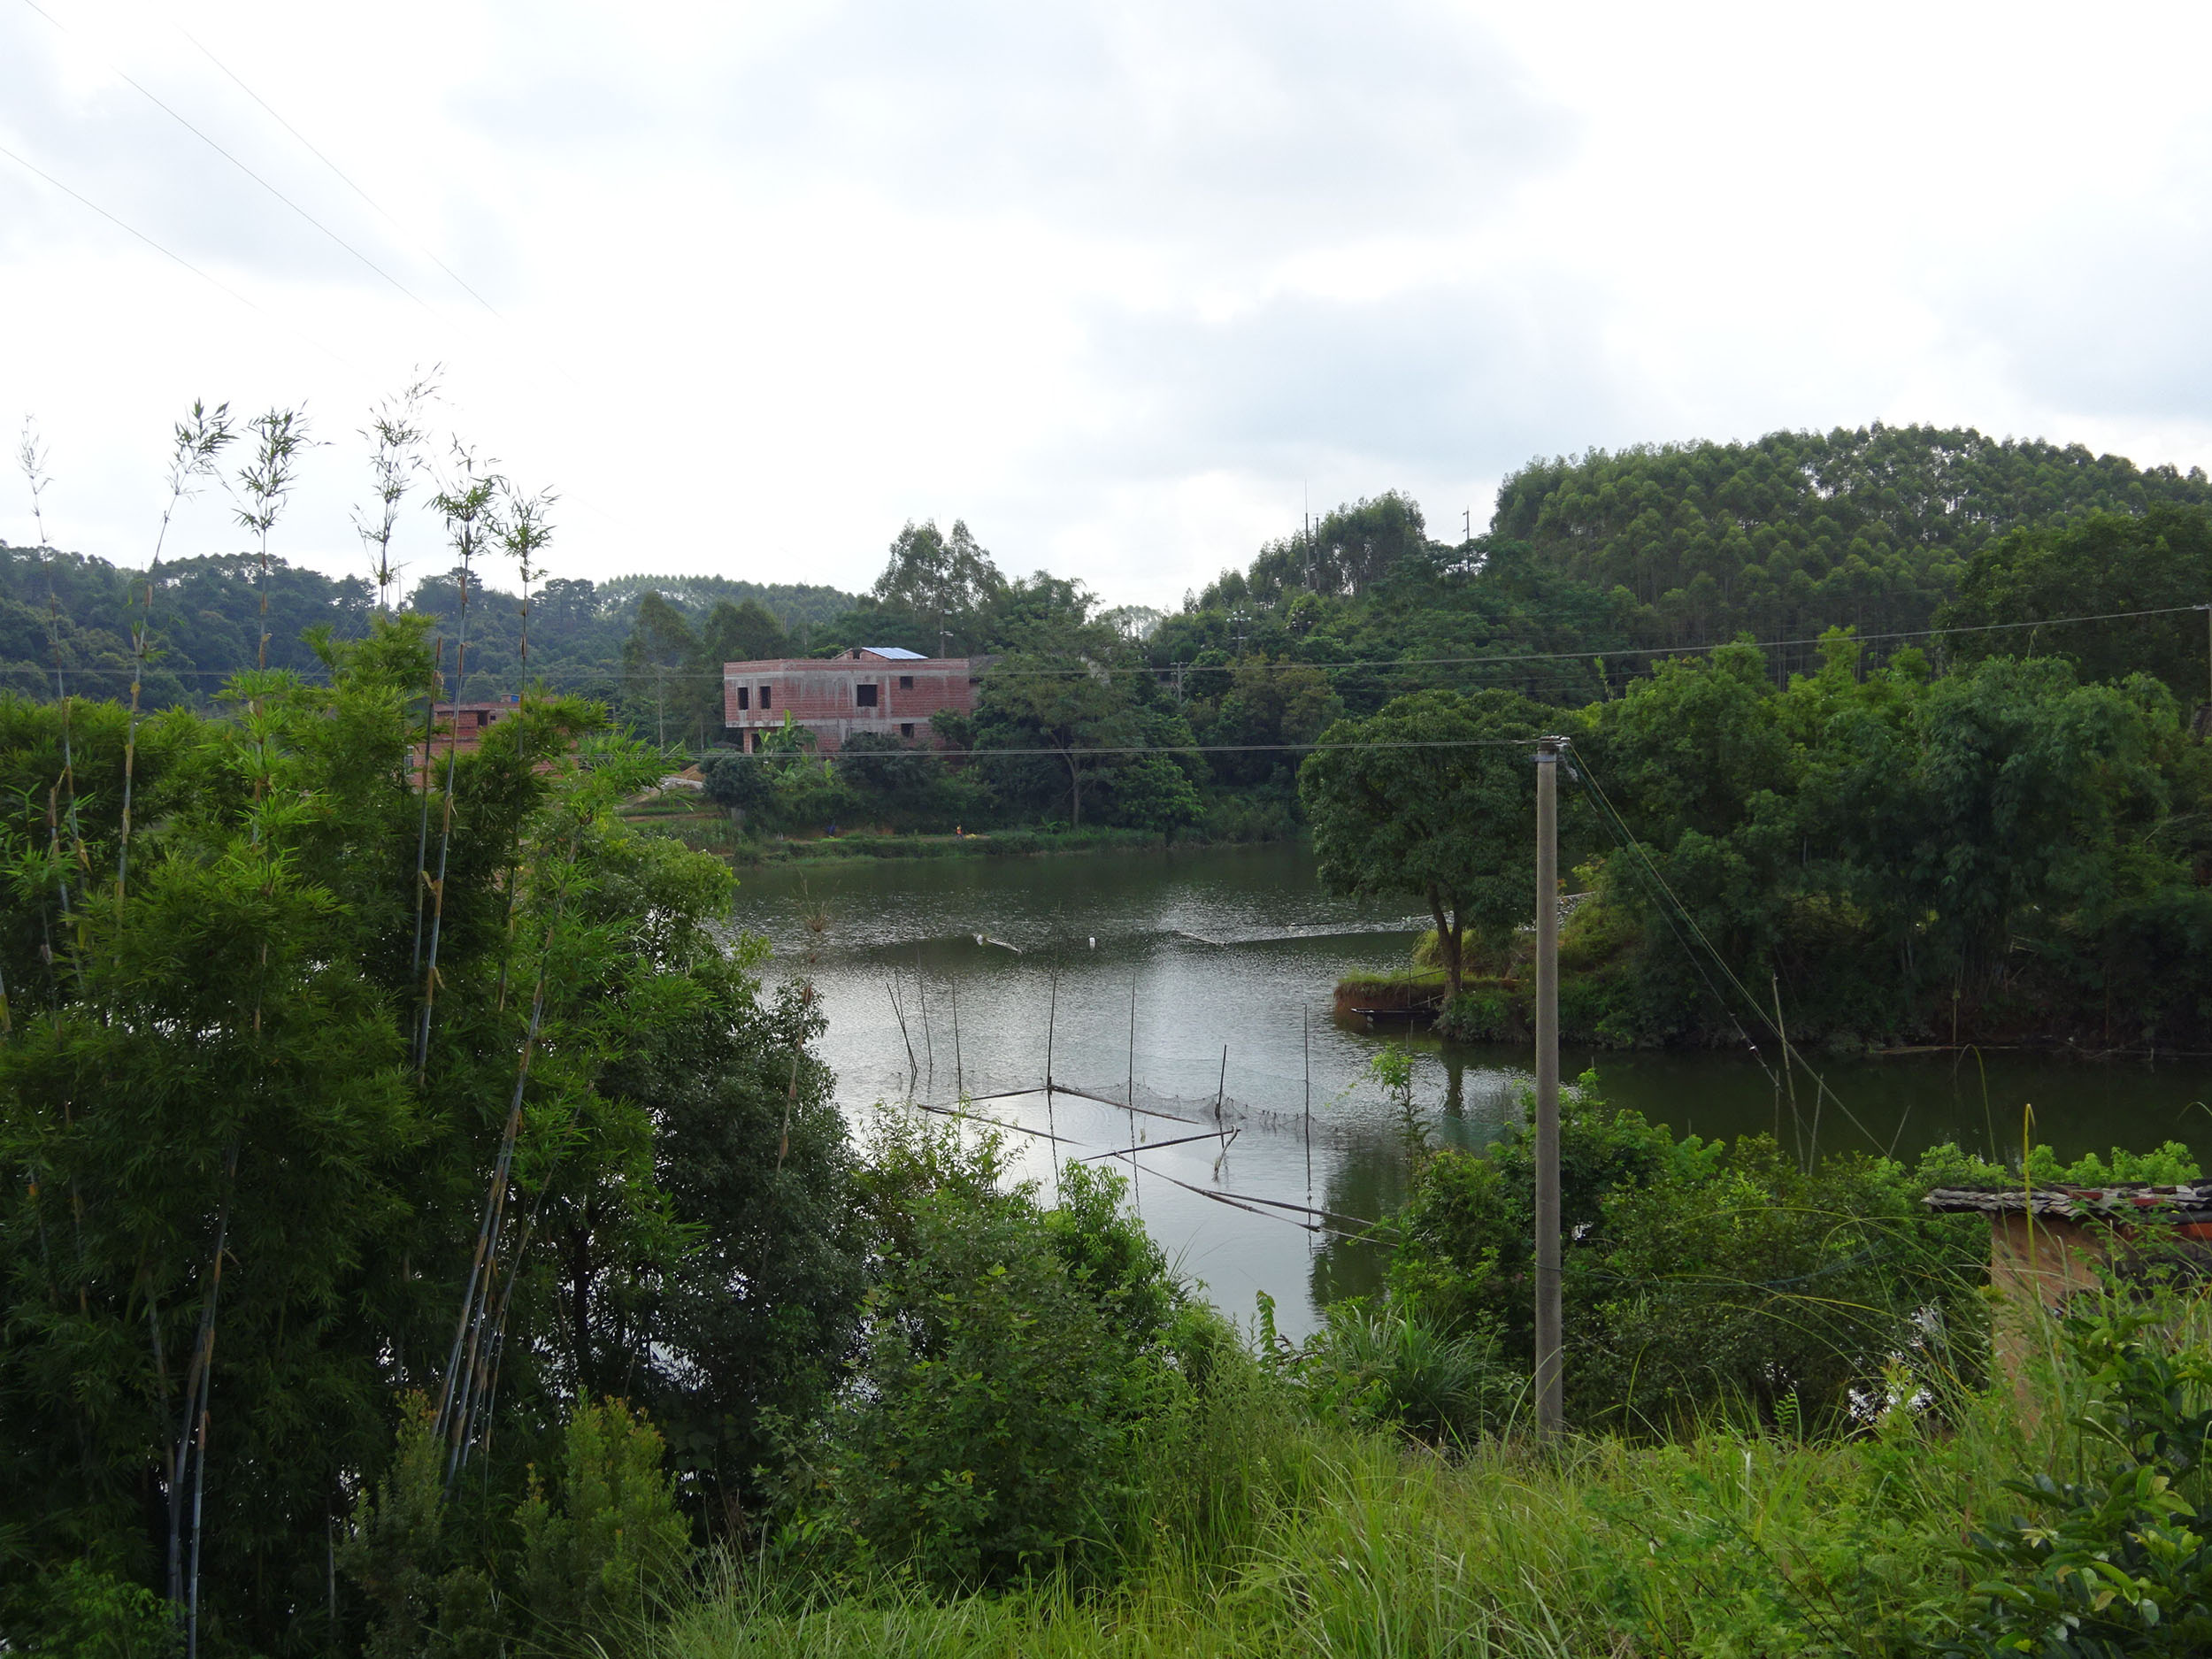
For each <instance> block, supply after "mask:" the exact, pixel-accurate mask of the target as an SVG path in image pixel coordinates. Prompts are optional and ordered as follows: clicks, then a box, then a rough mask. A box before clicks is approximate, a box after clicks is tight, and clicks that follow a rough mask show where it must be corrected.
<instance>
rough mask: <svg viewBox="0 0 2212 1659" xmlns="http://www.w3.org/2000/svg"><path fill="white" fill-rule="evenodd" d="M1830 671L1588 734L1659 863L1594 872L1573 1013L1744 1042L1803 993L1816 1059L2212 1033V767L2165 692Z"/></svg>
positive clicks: (1616, 859) (1630, 824)
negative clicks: (2031, 1037) (1854, 1042)
mask: <svg viewBox="0 0 2212 1659" xmlns="http://www.w3.org/2000/svg"><path fill="white" fill-rule="evenodd" d="M1822 650H1823V655H1824V661H1823V664H1822V665H1821V667H1820V669H1819V671H1818V672H1816V673H1814V674H1810V675H1799V676H1795V677H1793V678H1792V679H1791V680H1790V681H1789V683H1788V685H1787V686H1786V687H1782V688H1778V687H1775V686H1774V684H1773V683H1772V681H1771V680H1770V677H1769V674H1768V672H1767V664H1765V662H1764V661H1763V658H1762V657H1760V655H1759V654H1758V653H1757V652H1756V651H1755V650H1753V649H1750V648H1748V647H1725V648H1723V649H1720V650H1717V651H1715V652H1712V653H1710V654H1709V656H1707V657H1702V658H1698V659H1694V660H1680V661H1676V662H1671V663H1667V664H1662V665H1661V666H1660V667H1659V668H1658V669H1657V670H1656V671H1655V673H1654V674H1653V676H1652V678H1651V679H1650V680H1647V681H1645V682H1643V683H1641V684H1640V685H1638V686H1636V687H1633V688H1632V689H1631V690H1630V692H1629V693H1628V694H1627V695H1624V696H1623V697H1620V698H1617V699H1616V700H1614V701H1613V702H1610V703H1603V704H1601V705H1598V706H1597V707H1595V708H1594V709H1591V710H1587V711H1586V717H1585V718H1586V729H1585V731H1584V732H1583V733H1581V734H1580V735H1579V736H1578V739H1577V749H1578V755H1579V757H1580V764H1581V765H1582V766H1583V767H1584V768H1586V771H1587V772H1588V773H1589V774H1590V777H1591V780H1592V784H1591V787H1592V788H1593V790H1595V789H1601V790H1602V791H1603V794H1604V797H1605V803H1609V804H1605V805H1603V806H1601V811H1600V814H1599V816H1600V818H1601V821H1602V822H1603V824H1604V825H1605V826H1606V828H1607V829H1608V831H1609V834H1610V836H1611V837H1612V838H1614V839H1616V840H1617V841H1624V842H1631V843H1633V844H1632V845H1629V846H1623V847H1620V848H1619V849H1617V850H1616V851H1614V852H1612V853H1610V854H1609V855H1608V856H1603V857H1601V858H1599V859H1597V860H1594V862H1593V864H1592V865H1591V867H1590V871H1589V874H1590V875H1591V876H1592V877H1593V878H1594V881H1595V885H1596V887H1597V898H1596V900H1595V902H1593V903H1591V904H1588V905H1586V906H1585V907H1584V908H1583V910H1581V911H1579V912H1578V914H1577V916H1576V917H1575V918H1574V922H1573V924H1572V925H1571V926H1570V928H1569V930H1568V936H1567V938H1566V940H1565V941H1563V949H1564V951H1565V952H1566V953H1567V956H1568V958H1569V961H1568V966H1569V969H1570V973H1569V978H1570V979H1571V980H1572V979H1574V977H1575V975H1576V973H1577V972H1582V973H1586V974H1587V975H1590V976H1591V979H1592V982H1591V984H1590V985H1589V986H1588V987H1583V988H1576V987H1571V988H1570V991H1569V992H1568V993H1567V994H1566V1000H1567V1002H1568V1003H1570V1004H1572V1005H1573V1006H1574V1007H1575V1009H1576V1010H1577V1012H1578V1019H1579V1021H1580V1022H1581V1025H1580V1028H1581V1029H1582V1030H1584V1031H1586V1032H1587V1033H1588V1034H1590V1035H1592V1036H1594V1037H1597V1038H1598V1039H1599V1040H1601V1041H1617V1040H1619V1038H1620V1037H1622V1036H1626V1037H1628V1038H1630V1039H1632V1040H1639V1041H1670V1040H1710V1039H1712V1038H1716V1037H1727V1038H1729V1039H1730V1040H1735V1039H1736V1033H1737V1032H1738V1030H1739V1027H1740V1025H1742V1024H1746V1023H1748V1022H1750V1021H1752V1020H1755V1019H1757V1018H1762V1017H1763V1015H1764V1014H1765V1013H1766V1012H1767V1010H1768V1008H1769V1007H1770V1002H1769V997H1770V995H1771V994H1772V990H1773V980H1774V979H1778V980H1779V982H1780V984H1779V990H1780V994H1781V995H1782V997H1783V998H1784V1000H1785V1002H1786V1004H1787V1005H1788V1008H1789V1012H1788V1014H1787V1018H1788V1021H1789V1024H1790V1025H1791V1028H1792V1032H1793V1035H1796V1036H1801V1037H1803V1038H1805V1039H1808V1040H1812V1039H1819V1038H1826V1037H1836V1036H1846V1037H1857V1038H1861V1039H1867V1038H1881V1039H1890V1040H1894V1039H1896V1038H1900V1037H1920V1038H1928V1037H1934V1036H1937V1035H1938V1034H1940V1035H1941V1037H1942V1038H1943V1039H1945V1040H1948V1039H1949V1037H1950V1036H1951V1034H1952V1033H1953V1031H1954V1030H1956V1031H1957V1033H1958V1034H1959V1036H1960V1037H1961V1038H1962V1039H1965V1038H1973V1037H1981V1038H1984V1039H2001V1040H2013V1039H2016V1037H2018V1036H2020V1035H2023V1034H2026V1033H2034V1034H2035V1035H2037V1036H2039V1037H2042V1038H2044V1039H2046V1040H2048V1039H2049V1038H2050V1037H2052V1036H2054V1035H2055V1034H2058V1033H2066V1034H2069V1035H2072V1036H2074V1037H2076V1038H2077V1040H2079V1041H2096V1042H2098V1043H2101V1044H2103V1043H2120V1042H2131V1041H2146V1040H2156V1041H2162V1042H2167V1041H2177V1040H2178V1039H2179V1034H2180V1033H2184V1032H2192V1031H2194V1030H2196V1029H2198V1028H2199V1026H2200V1022H2201V1021H2202V1020H2204V1019H2205V1018H2206V1017H2207V1011H2208V1010H2212V1002H2208V1000H2207V998H2208V993H2212V983H2208V982H2207V981H2206V980H2205V979H2203V978H2202V977H2201V973H2200V970H2199V968H2198V967H2197V966H2196V964H2197V962H2198V961H2199V957H2198V956H2197V954H2196V953H2197V950H2198V948H2199V947H2198V944H2197V942H2196V941H2199V940H2200V939H2206V938H2212V933H2208V931H2207V930H2208V929H2212V897H2208V894H2207V890H2206V889H2205V888H2204V887H2202V886H2201V885H2200V880H2199V871H2200V869H2201V868H2204V867H2206V866H2205V865H2204V864H2203V858H2204V853H2203V850H2202V849H2201V848H2200V844H2199V835H2200V825H2201V823H2202V821H2203V818H2202V815H2203V812H2204V810H2205V803H2206V802H2207V801H2208V799H2212V771H2208V764H2212V763H2208V757H2207V752H2206V751H2205V749H2203V748H2202V747H2201V746H2200V744H2197V743H2195V742H2193V741H2191V740H2190V738H2189V736H2188V734H2187V733H2186V732H2185V729H2184V728H2183V726H2182V723H2181V719H2180V715H2179V711H2178V710H2177V708H2176V706H2175V704H2174V702H2173V699H2172V697H2171V696H2170V695H2169V694H2168V693H2167V692H2166V691H2165V689H2164V688H2163V687H2161V686H2159V685H2158V684H2156V683H2155V682H2154V681H2152V680H2148V679H2147V678H2145V677H2138V678H2136V679H2133V680H2129V681H2128V682H2126V683H2124V684H2123V685H2119V686H2107V685H2084V684H2081V683H2080V682H2079V681H2078V680H2077V679H2076V678H2075V675H2074V673H2073V671H2072V670H2071V668H2070V666H2069V665H2068V664H2066V663H2064V662H2062V661H2058V660H2055V659H2050V658H2038V659H2036V660H2033V661H2024V660H2020V659H2016V658H2011V657H1993V658H1989V659H1987V660H1985V661H1982V662H1979V663H1977V664H1973V665H1971V666H1970V667H1969V668H1966V669H1962V670H1961V671H1960V672H1956V673H1954V674H1951V675H1948V676H1945V677H1942V678H1939V679H1931V678H1930V677H1929V676H1928V674H1927V672H1926V664H1925V663H1924V661H1923V660H1922V659H1921V658H1920V657H1918V656H1917V654H1916V653H1909V652H1908V653H1902V654H1901V655H1900V656H1899V657H1897V658H1896V659H1894V660H1893V662H1892V663H1891V664H1889V665H1888V666H1886V667H1885V668H1881V669H1877V670H1874V671H1871V672H1863V673H1862V672H1860V665H1859V661H1858V648H1857V645H1856V643H1855V641H1853V640H1852V639H1851V638H1850V637H1849V636H1847V635H1846V634H1832V635H1831V636H1830V637H1829V638H1828V639H1826V640H1824V641H1823V642H1822ZM1508 844H1509V843H1508V841H1506V839H1505V838H1503V837H1501V838H1500V840H1499V841H1498V842H1497V843H1496V846H1495V848H1494V856H1502V855H1503V853H1504V850H1505V848H1506V847H1507V845H1508ZM1700 935H1701V936H1702V940H1703V941H1704V942H1703V943H1700V942H1699V936H1700ZM1708 947H1709V950H1708ZM1714 956H1717V957H1718V959H1719V962H1720V963H1722V964H1728V968H1729V969H1730V970H1731V971H1732V972H1734V973H1735V974H1736V976H1737V978H1738V979H1739V981H1740V982H1745V983H1742V984H1740V986H1738V987H1729V986H1728V985H1727V984H1726V983H1725V980H1724V972H1723V969H1722V968H1721V967H1720V966H1719V965H1717V964H1716V962H1715V961H1714V959H1713V957H1714ZM1954 1021H1955V1022H1956V1023H1955V1024H1954ZM1593 1026H1594V1027H1595V1028H1594V1029H1593V1028H1592V1027H1593Z"/></svg>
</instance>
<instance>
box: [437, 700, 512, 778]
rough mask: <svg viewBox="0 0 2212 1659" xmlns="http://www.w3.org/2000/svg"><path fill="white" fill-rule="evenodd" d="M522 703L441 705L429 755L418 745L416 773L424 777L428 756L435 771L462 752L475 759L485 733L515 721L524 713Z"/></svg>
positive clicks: (498, 702)
mask: <svg viewBox="0 0 2212 1659" xmlns="http://www.w3.org/2000/svg"><path fill="white" fill-rule="evenodd" d="M521 703H522V699H521V698H519V697H513V696H508V697H501V698H498V699H496V700H495V701H493V702H490V703H439V704H438V705H437V707H436V708H435V709H434V710H432V713H431V718H432V721H433V723H434V724H433V733H434V734H433V736H432V738H431V740H430V743H429V747H428V749H427V750H426V749H425V748H424V746H423V744H421V743H420V742H417V743H416V745H415V772H416V776H417V778H418V780H419V779H420V777H421V775H422V765H423V759H424V757H425V755H426V753H427V755H428V757H429V759H430V762H431V765H432V769H433V770H436V769H437V768H439V767H442V766H443V765H444V764H445V757H446V756H447V754H448V753H449V752H450V751H452V750H458V751H459V752H460V753H462V754H464V755H472V754H474V753H475V752H476V749H477V746H478V745H479V744H480V743H481V742H483V741H484V733H485V732H486V731H487V730H488V729H489V728H490V727H492V726H496V725H498V724H499V723H500V722H501V721H502V720H506V719H511V718H513V717H514V716H515V715H517V714H518V713H520V712H521ZM439 775H440V776H441V777H442V776H443V773H442V772H441V773H440V774H439Z"/></svg>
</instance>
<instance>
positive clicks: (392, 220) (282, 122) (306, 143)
mask: <svg viewBox="0 0 2212 1659" xmlns="http://www.w3.org/2000/svg"><path fill="white" fill-rule="evenodd" d="M171 27H173V28H174V29H175V30H176V31H177V33H178V34H180V35H183V36H184V38H185V39H186V40H187V41H189V42H191V43H192V47H193V49H194V50H196V51H197V52H198V53H199V54H200V56H201V57H203V58H206V59H207V61H208V62H209V63H211V64H213V65H215V67H216V68H218V69H219V70H221V71H222V72H223V73H224V74H225V75H226V76H227V77H228V78H229V80H230V81H231V83H232V84H233V85H234V86H235V87H236V88H238V89H239V90H240V91H241V92H242V93H244V94H245V95H246V96H248V97H250V98H251V99H252V100H253V101H254V102H255V103H256V104H259V105H260V106H261V108H262V110H263V111H265V113H266V114H267V115H268V117H269V119H271V120H273V121H274V122H275V123H276V124H277V125H278V126H279V127H282V128H283V129H284V130H285V131H286V132H288V133H289V134H291V135H292V136H293V137H294V138H296V139H297V140H298V141H299V142H300V144H301V145H302V147H303V148H304V149H305V150H306V151H307V153H308V154H309V155H311V156H312V157H315V159H316V160H318V161H319V162H321V163H322V164H323V165H324V166H326V167H327V168H329V169H330V171H331V172H332V173H334V174H335V175H336V176H337V179H338V181H339V182H340V183H341V184H342V185H344V186H345V187H346V188H347V189H349V190H350V191H352V192H353V193H354V194H355V195H356V196H359V197H360V198H361V199H362V200H363V201H364V202H365V203H367V204H368V205H369V206H370V207H371V208H373V210H374V211H376V212H377V213H378V214H379V215H380V216H381V217H382V219H384V221H385V223H387V224H388V225H389V226H391V227H392V228H393V229H394V230H396V231H398V232H400V233H401V234H403V235H404V236H406V237H408V238H409V240H411V241H412V242H414V243H415V245H416V248H417V250H418V251H419V252H420V253H421V254H422V256H423V257H424V258H426V259H427V260H429V261H430V263H431V264H433V265H436V266H437V267H438V269H439V270H441V271H442V272H444V273H446V275H448V276H449V277H450V278H452V279H453V282H454V286H456V287H457V288H459V289H460V290H461V291H462V292H463V293H464V294H466V295H467V296H469V297H470V298H471V299H472V300H474V301H475V302H476V303H478V304H479V305H481V306H482V307H483V308H484V309H485V310H486V311H489V312H490V313H491V314H492V315H493V316H495V317H496V318H498V319H499V320H500V321H502V322H505V321H506V320H507V319H506V317H505V316H504V314H503V313H502V312H501V311H500V309H499V308H498V307H497V306H496V305H494V304H493V303H491V302H490V301H489V300H488V299H486V298H485V297H484V296H482V295H481V294H479V293H478V292H477V291H476V290H475V289H474V288H472V287H470V286H469V284H468V281H467V280H466V279H465V278H464V277H463V276H462V275H461V273H459V272H458V271H456V270H455V269H454V268H453V267H452V266H451V265H448V264H447V263H446V262H445V261H444V260H442V259H441V258H440V257H438V255H437V252H436V250H434V249H432V248H431V247H429V246H428V245H427V244H426V243H425V242H423V240H422V239H421V237H419V236H418V235H417V234H415V233H414V232H412V231H411V230H409V229H408V227H406V226H405V225H404V224H403V223H401V221H400V220H399V219H398V218H397V217H396V216H395V215H394V214H393V213H392V212H391V211H390V210H389V209H388V208H387V207H385V205H384V204H382V203H381V202H379V201H378V200H377V199H376V198H375V197H374V196H371V195H370V194H369V193H368V192H367V191H366V190H365V189H363V188H361V187H360V186H359V185H358V184H357V183H355V182H354V180H353V179H352V177H351V175H350V174H349V173H347V172H346V170H345V169H344V168H342V167H341V166H340V165H338V164H337V163H336V162H334V161H333V160H332V159H331V158H330V157H328V156H326V155H325V154H323V152H322V151H321V150H319V149H317V148H316V146H315V143H314V142H313V141H312V140H311V139H310V138H309V137H308V136H307V134H304V133H303V132H301V131H300V129H299V128H298V127H295V126H293V125H292V123H291V122H289V121H288V120H286V119H284V117H283V116H282V115H280V114H279V113H278V112H277V110H276V108H275V107H274V106H273V104H270V102H269V101H268V100H267V99H266V98H265V97H263V96H261V95H260V94H259V93H258V92H256V91H255V90H254V89H253V88H251V87H250V86H248V85H247V84H246V82H245V81H244V79H243V78H242V77H241V76H240V74H239V73H238V72H237V71H236V70H234V69H233V68H232V67H231V66H230V65H228V64H227V63H225V62H224V61H223V60H222V59H221V58H218V57H217V56H216V55H215V54H214V53H213V52H212V51H211V50H208V48H207V46H206V45H205V44H204V42H202V41H201V40H200V38H199V37H198V36H197V35H194V34H193V33H192V31H191V30H189V29H188V28H186V27H184V25H183V24H181V23H175V22H173V23H172V25H171Z"/></svg>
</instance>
